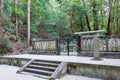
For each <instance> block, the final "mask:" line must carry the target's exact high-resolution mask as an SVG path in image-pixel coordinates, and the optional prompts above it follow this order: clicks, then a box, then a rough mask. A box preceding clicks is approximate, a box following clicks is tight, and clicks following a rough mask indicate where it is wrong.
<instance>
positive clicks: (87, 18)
mask: <svg viewBox="0 0 120 80" xmlns="http://www.w3.org/2000/svg"><path fill="white" fill-rule="evenodd" d="M82 1H83V4H84V6H85V7H86V4H85V1H84V0H82ZM85 18H86V22H87V27H88V30H89V31H91V27H90V22H89V17H88V15H87V12H85Z"/></svg>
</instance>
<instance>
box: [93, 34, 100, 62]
mask: <svg viewBox="0 0 120 80" xmlns="http://www.w3.org/2000/svg"><path fill="white" fill-rule="evenodd" d="M93 41H94V42H93V51H94V52H93V53H94V60H100V50H99V38H98V36H95V37H94V38H93Z"/></svg>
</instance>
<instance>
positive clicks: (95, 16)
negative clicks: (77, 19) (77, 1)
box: [92, 0, 98, 30]
mask: <svg viewBox="0 0 120 80" xmlns="http://www.w3.org/2000/svg"><path fill="white" fill-rule="evenodd" d="M92 5H93V21H94V23H93V26H94V30H98V19H97V18H98V17H97V9H96V6H97V4H96V1H95V0H94V1H93V4H92Z"/></svg>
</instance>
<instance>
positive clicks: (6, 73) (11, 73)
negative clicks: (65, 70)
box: [0, 65, 102, 80]
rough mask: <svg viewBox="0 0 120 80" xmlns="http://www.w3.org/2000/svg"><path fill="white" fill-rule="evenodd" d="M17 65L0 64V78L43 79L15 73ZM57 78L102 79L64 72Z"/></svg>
mask: <svg viewBox="0 0 120 80" xmlns="http://www.w3.org/2000/svg"><path fill="white" fill-rule="evenodd" d="M18 69H19V67H15V66H9V65H0V80H45V79H42V78H38V77H34V76H31V75H25V74H17V73H16V71H17V70H18ZM57 80H102V79H96V78H89V77H83V76H74V75H68V74H66V75H65V76H64V77H63V78H61V79H57Z"/></svg>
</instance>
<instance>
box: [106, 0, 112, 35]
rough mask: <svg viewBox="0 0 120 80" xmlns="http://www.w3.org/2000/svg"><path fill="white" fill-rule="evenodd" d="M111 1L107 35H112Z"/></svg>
mask: <svg viewBox="0 0 120 80" xmlns="http://www.w3.org/2000/svg"><path fill="white" fill-rule="evenodd" d="M108 1H109V10H110V11H109V16H108V23H107V35H111V16H112V9H111V8H112V7H111V2H110V0H108Z"/></svg>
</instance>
